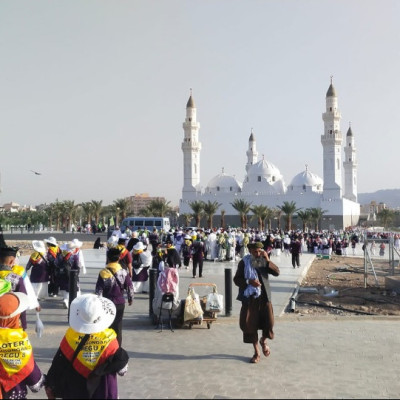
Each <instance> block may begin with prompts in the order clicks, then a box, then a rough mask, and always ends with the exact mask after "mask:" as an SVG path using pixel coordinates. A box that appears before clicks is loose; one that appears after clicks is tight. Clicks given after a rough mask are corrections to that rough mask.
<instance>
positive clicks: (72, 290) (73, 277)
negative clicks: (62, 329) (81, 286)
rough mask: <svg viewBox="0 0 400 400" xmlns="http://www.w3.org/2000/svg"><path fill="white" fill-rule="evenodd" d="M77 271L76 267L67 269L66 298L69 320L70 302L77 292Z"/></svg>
mask: <svg viewBox="0 0 400 400" xmlns="http://www.w3.org/2000/svg"><path fill="white" fill-rule="evenodd" d="M78 273H79V271H78V270H77V269H71V271H69V288H68V289H69V300H68V321H69V310H70V309H71V303H72V301H73V300H74V299H75V298H76V296H77V294H78Z"/></svg>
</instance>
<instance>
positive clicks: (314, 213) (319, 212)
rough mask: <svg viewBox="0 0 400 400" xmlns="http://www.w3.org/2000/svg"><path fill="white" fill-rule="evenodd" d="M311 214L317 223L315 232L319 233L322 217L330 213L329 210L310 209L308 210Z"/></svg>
mask: <svg viewBox="0 0 400 400" xmlns="http://www.w3.org/2000/svg"><path fill="white" fill-rule="evenodd" d="M308 210H309V211H310V213H311V219H312V220H313V221H314V223H315V230H316V231H317V232H318V231H319V221H320V220H321V218H322V216H323V215H324V214H325V213H326V212H328V210H323V209H322V208H321V207H315V208H309V209H308Z"/></svg>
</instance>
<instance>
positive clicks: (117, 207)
mask: <svg viewBox="0 0 400 400" xmlns="http://www.w3.org/2000/svg"><path fill="white" fill-rule="evenodd" d="M113 206H114V211H115V218H116V220H115V226H117V225H118V224H119V223H120V222H119V221H122V220H123V219H124V218H126V214H127V212H128V210H129V209H130V202H129V200H128V199H117V200H114V203H113Z"/></svg>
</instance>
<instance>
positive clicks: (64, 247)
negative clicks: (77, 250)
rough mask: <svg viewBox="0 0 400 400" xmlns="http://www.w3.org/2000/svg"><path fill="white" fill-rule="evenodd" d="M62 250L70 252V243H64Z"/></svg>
mask: <svg viewBox="0 0 400 400" xmlns="http://www.w3.org/2000/svg"><path fill="white" fill-rule="evenodd" d="M60 250H62V251H69V250H70V248H69V247H68V243H63V244H62V245H61V246H60Z"/></svg>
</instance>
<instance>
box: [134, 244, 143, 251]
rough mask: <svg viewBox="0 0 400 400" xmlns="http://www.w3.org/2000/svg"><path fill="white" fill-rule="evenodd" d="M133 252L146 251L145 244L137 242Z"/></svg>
mask: <svg viewBox="0 0 400 400" xmlns="http://www.w3.org/2000/svg"><path fill="white" fill-rule="evenodd" d="M133 250H135V251H139V250H144V244H143V242H137V243H136V244H135V245H134V246H133Z"/></svg>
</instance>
